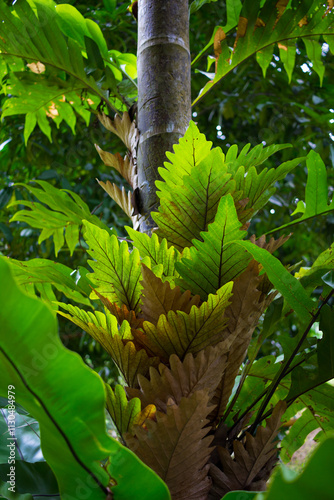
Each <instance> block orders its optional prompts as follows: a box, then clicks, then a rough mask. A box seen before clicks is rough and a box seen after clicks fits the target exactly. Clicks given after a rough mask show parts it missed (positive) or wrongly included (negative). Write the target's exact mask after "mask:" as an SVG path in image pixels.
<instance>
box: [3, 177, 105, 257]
mask: <svg viewBox="0 0 334 500" xmlns="http://www.w3.org/2000/svg"><path fill="white" fill-rule="evenodd" d="M34 182H35V183H36V184H38V185H39V186H41V188H42V189H39V188H35V187H32V186H31V185H30V184H29V185H28V184H23V183H17V184H16V185H17V186H23V187H25V188H26V189H28V190H29V191H30V192H31V193H32V194H33V195H34V196H36V198H37V199H38V200H39V201H40V202H41V203H36V202H31V201H26V200H17V201H13V202H11V204H10V205H9V206H17V205H23V206H25V207H27V208H29V209H30V210H19V211H18V212H16V213H15V214H14V216H13V217H12V218H11V222H12V221H21V222H26V223H27V224H29V226H31V227H35V228H38V229H42V232H41V234H40V236H39V238H38V243H42V242H43V241H44V240H46V239H47V238H50V237H52V238H53V240H54V245H55V254H56V256H57V255H58V252H59V251H60V250H61V248H62V247H63V246H64V244H65V241H66V243H67V246H68V248H69V250H70V254H71V255H73V252H74V250H75V248H76V246H77V244H78V243H79V238H80V230H81V228H82V220H83V219H87V220H89V221H90V222H91V223H93V224H94V225H96V226H97V227H100V228H104V229H106V230H107V231H109V233H111V231H110V229H109V228H108V227H107V226H106V225H105V224H104V223H103V222H102V221H100V219H99V218H98V217H96V215H92V214H91V213H90V210H89V207H88V205H86V203H84V201H83V200H82V199H81V198H80V196H78V195H77V194H76V193H74V192H73V191H69V190H67V189H57V188H55V187H54V186H52V185H51V184H49V183H48V182H45V181H34Z"/></svg>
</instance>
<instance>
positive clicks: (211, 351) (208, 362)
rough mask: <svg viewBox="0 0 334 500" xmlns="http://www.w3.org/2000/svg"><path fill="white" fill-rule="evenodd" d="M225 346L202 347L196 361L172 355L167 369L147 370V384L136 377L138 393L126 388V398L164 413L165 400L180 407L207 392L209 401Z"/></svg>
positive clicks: (220, 370) (221, 370) (222, 364)
mask: <svg viewBox="0 0 334 500" xmlns="http://www.w3.org/2000/svg"><path fill="white" fill-rule="evenodd" d="M227 346H228V344H227V342H226V341H223V342H220V343H219V344H217V345H216V346H214V347H212V346H209V347H206V348H205V349H203V350H202V351H200V352H199V353H198V355H197V356H196V357H194V356H193V355H192V354H191V353H188V354H187V355H186V356H185V358H184V360H183V361H181V360H180V358H178V357H177V356H176V354H172V355H171V356H170V358H169V363H170V368H168V367H167V366H166V365H164V364H162V363H161V364H160V365H159V371H158V370H157V369H155V368H150V380H148V379H147V378H145V377H144V376H141V375H139V376H138V381H139V386H140V389H131V388H129V387H128V388H127V389H126V391H127V394H128V395H129V396H130V397H131V398H133V397H137V398H139V399H140V400H141V402H142V405H143V406H147V405H149V404H154V405H155V406H156V407H157V409H158V410H160V411H163V412H165V413H166V411H167V401H168V400H169V398H172V399H173V401H175V403H176V404H180V402H181V399H182V398H183V397H189V396H191V395H192V394H193V393H194V392H196V391H202V390H206V391H208V394H209V396H210V397H211V396H212V394H213V392H214V391H215V388H216V387H217V385H218V383H219V382H220V380H221V378H222V376H223V373H224V370H225V363H226V359H227V354H228V347H227Z"/></svg>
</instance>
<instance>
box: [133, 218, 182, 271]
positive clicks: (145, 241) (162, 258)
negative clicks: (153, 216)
mask: <svg viewBox="0 0 334 500" xmlns="http://www.w3.org/2000/svg"><path fill="white" fill-rule="evenodd" d="M125 229H126V230H127V232H128V235H129V236H130V238H131V240H132V242H133V246H134V247H136V248H137V249H138V250H139V253H140V256H141V257H142V258H144V257H149V258H150V259H151V264H152V266H158V265H160V264H161V265H162V267H163V271H162V276H161V279H162V280H164V279H165V278H167V277H172V276H179V274H178V273H177V271H176V270H175V262H177V261H179V260H180V258H181V256H180V253H179V252H178V250H176V248H174V247H172V246H171V247H170V248H168V245H167V240H166V238H164V239H162V240H159V238H158V236H157V235H156V233H153V234H152V235H151V236H148V234H146V233H141V232H139V231H135V230H134V229H132V228H131V227H126V228H125Z"/></svg>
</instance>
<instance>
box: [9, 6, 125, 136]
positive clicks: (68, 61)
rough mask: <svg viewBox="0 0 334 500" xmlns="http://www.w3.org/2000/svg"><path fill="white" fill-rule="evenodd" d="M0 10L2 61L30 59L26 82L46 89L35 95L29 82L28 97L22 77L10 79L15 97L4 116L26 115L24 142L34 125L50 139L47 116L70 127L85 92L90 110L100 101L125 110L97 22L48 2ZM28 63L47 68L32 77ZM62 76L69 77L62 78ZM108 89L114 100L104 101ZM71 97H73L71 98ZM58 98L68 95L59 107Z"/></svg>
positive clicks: (115, 69) (115, 70)
mask: <svg viewBox="0 0 334 500" xmlns="http://www.w3.org/2000/svg"><path fill="white" fill-rule="evenodd" d="M0 12H1V19H2V24H1V27H0V35H1V38H0V51H1V57H5V58H12V57H16V58H20V59H23V60H28V61H30V62H31V63H30V71H29V72H28V73H27V78H30V79H31V80H33V78H32V77H34V78H35V81H36V82H43V85H44V86H45V89H44V90H43V89H42V88H40V90H41V92H38V91H37V88H36V89H33V88H32V87H33V81H32V84H31V85H30V87H31V88H32V92H31V93H28V92H27V89H26V88H25V93H23V92H21V90H20V88H21V87H22V85H23V83H24V81H25V79H26V75H25V74H24V75H23V74H20V75H19V74H16V76H15V78H14V79H13V78H12V77H11V80H12V85H13V92H11V94H12V95H13V96H14V97H11V98H9V99H7V101H6V103H5V115H4V116H6V114H7V115H9V114H17V113H25V114H26V113H29V115H28V117H27V120H26V128H25V139H26V140H27V139H28V137H29V135H30V133H31V132H32V130H33V128H34V127H35V125H36V122H37V123H38V124H39V126H40V128H41V130H42V131H43V132H44V133H45V134H46V135H48V137H49V138H50V140H51V136H50V125H49V123H48V121H47V118H46V117H47V116H50V117H53V118H55V119H56V123H57V124H58V125H59V123H60V121H61V120H62V119H65V120H66V121H67V122H68V123H69V124H70V126H71V127H72V128H74V126H75V116H73V110H72V107H73V106H74V109H75V110H77V111H78V112H79V114H81V109H80V108H82V106H81V104H80V105H78V102H79V101H81V98H80V97H79V96H80V94H81V93H82V92H83V91H85V92H88V93H89V97H88V98H87V100H86V104H87V105H88V106H87V107H88V108H90V107H91V105H93V108H94V106H95V107H96V106H97V105H98V104H99V102H100V101H102V102H105V103H106V104H107V105H108V106H109V108H112V109H114V110H115V111H116V110H117V109H119V110H124V109H125V106H124V104H123V98H122V96H121V95H120V94H119V91H118V84H119V83H120V82H121V80H122V72H121V71H119V69H118V64H116V65H115V63H114V62H113V60H112V59H111V58H110V56H109V54H108V51H107V46H106V42H105V40H104V38H103V35H102V32H101V29H100V28H99V26H98V25H97V24H96V23H94V22H93V21H91V20H89V19H85V18H84V17H83V16H82V15H81V14H80V13H79V11H77V10H76V9H75V8H74V7H73V6H70V5H58V6H56V5H55V4H54V3H53V2H51V1H50V2H44V1H40V0H34V1H33V2H30V3H28V2H27V1H22V2H20V3H19V4H16V5H15V6H14V7H11V6H8V5H6V4H5V2H4V1H3V0H2V1H1V3H0ZM50 26H52V30H50V28H49V27H50ZM32 64H35V65H36V67H37V66H38V65H39V66H38V67H46V71H45V72H44V73H43V75H40V74H35V75H34V73H35V72H36V70H34V69H33V72H31V69H32ZM62 72H65V73H66V74H67V77H66V78H64V76H63V74H62ZM24 73H26V72H24ZM21 81H22V83H21ZM40 85H41V84H40ZM56 88H58V94H57V92H56ZM48 89H49V90H48ZM51 89H52V90H51ZM108 90H111V93H112V95H113V96H115V97H113V98H112V99H108ZM46 92H49V94H48V95H47V94H46ZM74 94H75V98H74V99H72V97H73V96H74ZM62 96H67V102H66V101H64V104H61V100H60V99H63V97H62ZM92 98H93V99H92ZM94 101H95V102H94Z"/></svg>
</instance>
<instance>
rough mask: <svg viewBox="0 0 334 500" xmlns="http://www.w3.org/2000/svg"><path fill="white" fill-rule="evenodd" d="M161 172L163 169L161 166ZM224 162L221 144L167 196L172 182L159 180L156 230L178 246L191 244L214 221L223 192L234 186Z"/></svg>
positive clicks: (179, 247) (159, 234)
mask: <svg viewBox="0 0 334 500" xmlns="http://www.w3.org/2000/svg"><path fill="white" fill-rule="evenodd" d="M161 173H162V169H161ZM230 178H231V175H230V174H229V173H228V172H227V167H226V165H224V155H223V154H222V152H221V150H220V149H219V148H216V149H213V150H212V151H211V152H210V153H209V154H208V155H207V156H206V157H205V159H204V160H202V161H201V162H200V163H199V164H198V165H197V166H195V167H193V168H192V169H191V175H185V176H184V177H183V179H182V182H183V183H182V185H179V186H174V188H173V189H172V191H170V192H169V195H168V197H164V191H165V190H166V188H167V187H168V189H170V186H169V185H168V184H165V183H163V182H161V181H157V187H158V188H160V187H161V188H162V190H161V191H160V192H159V191H158V196H160V207H159V212H156V213H153V214H152V217H153V219H154V221H155V222H156V223H157V225H158V226H159V229H158V231H157V234H158V236H159V237H160V238H166V239H167V240H168V242H169V243H170V244H172V245H174V246H175V247H176V248H178V249H182V248H184V247H189V246H191V242H192V240H193V239H194V238H196V239H199V238H200V233H201V231H206V230H207V227H208V224H210V223H211V222H213V220H214V218H215V215H216V212H217V207H218V203H219V201H220V199H221V197H222V196H224V195H226V194H227V193H229V192H231V191H234V190H235V183H234V181H231V180H230Z"/></svg>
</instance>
